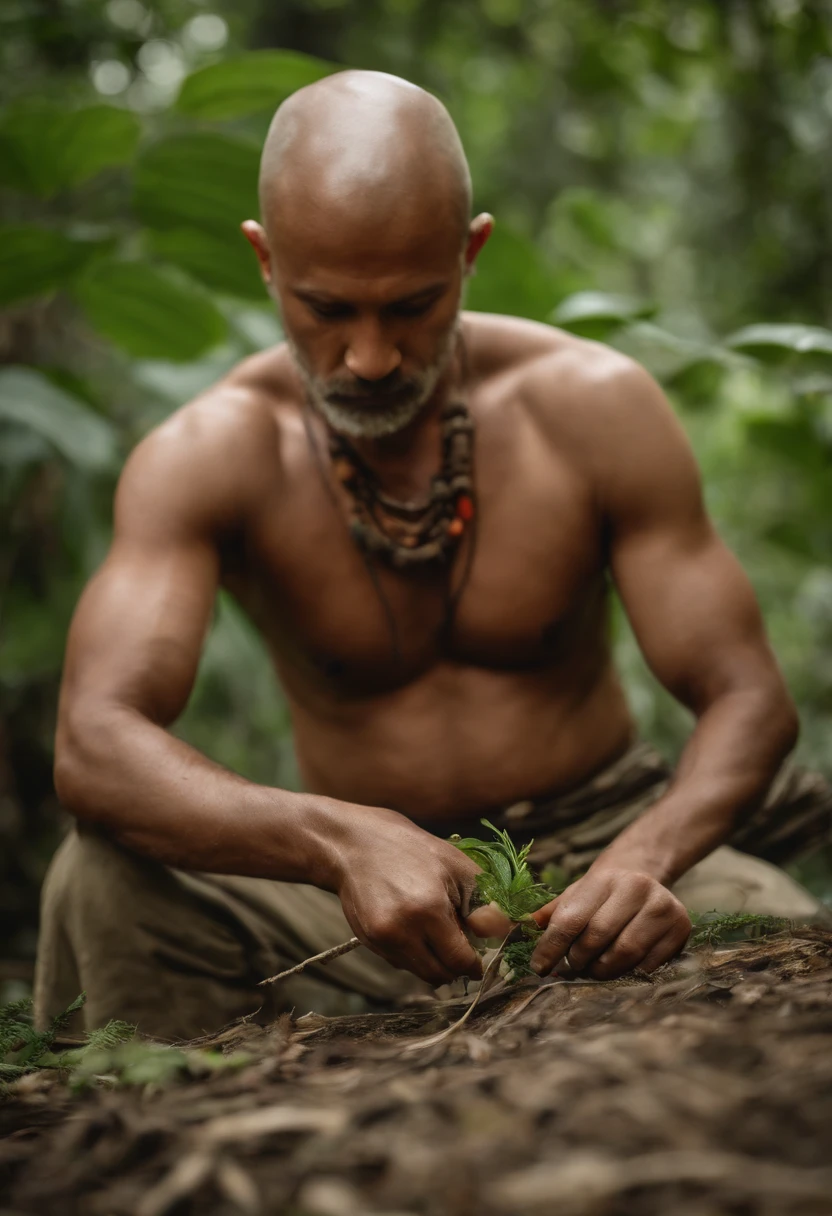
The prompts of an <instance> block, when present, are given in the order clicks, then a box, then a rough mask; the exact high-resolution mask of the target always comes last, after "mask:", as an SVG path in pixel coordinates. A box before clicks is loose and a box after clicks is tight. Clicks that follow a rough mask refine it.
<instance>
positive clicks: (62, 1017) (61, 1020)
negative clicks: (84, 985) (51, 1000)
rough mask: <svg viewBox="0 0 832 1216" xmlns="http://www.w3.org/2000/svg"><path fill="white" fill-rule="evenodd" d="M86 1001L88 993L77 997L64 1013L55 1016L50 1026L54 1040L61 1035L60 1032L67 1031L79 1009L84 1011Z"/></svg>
mask: <svg viewBox="0 0 832 1216" xmlns="http://www.w3.org/2000/svg"><path fill="white" fill-rule="evenodd" d="M86 1001H87V994H86V992H81V993H79V995H78V996H76V998H75V1000H74V1001H73V1002H72V1003H71V1004H70V1005H68V1006H67V1007H66V1009H65V1010H64V1011H63V1013H56V1014H55V1016H54V1018H53V1019H52V1021H51V1023H50V1026H49V1030H50V1032H51V1034H52V1037H53V1038H54V1037H55V1035H56V1034H58V1033H59V1031H61V1030H66V1028H67V1026H68V1025H69V1021H70V1018H71V1017H72V1015H73V1013H77V1012H78V1010H79V1009H82V1008H83V1007H84V1005H85V1004H86Z"/></svg>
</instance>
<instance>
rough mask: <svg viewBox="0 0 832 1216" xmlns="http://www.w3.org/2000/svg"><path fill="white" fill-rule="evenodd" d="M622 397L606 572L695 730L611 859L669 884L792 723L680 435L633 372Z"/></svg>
mask: <svg viewBox="0 0 832 1216" xmlns="http://www.w3.org/2000/svg"><path fill="white" fill-rule="evenodd" d="M620 392H621V394H622V400H621V408H620V414H621V416H622V417H621V425H622V433H621V434H620V435H619V436H618V441H619V442H620V445H621V446H620V457H619V459H617V460H616V462H615V465H614V470H611V471H610V474H609V477H608V478H607V481H606V494H607V501H606V507H607V512H608V518H609V523H610V531H611V551H610V561H611V566H612V572H613V576H614V578H615V581H616V584H617V586H618V589H619V592H620V594H621V598H622V600H623V603H624V606H625V608H626V610H627V614H628V616H629V618H630V621H631V623H632V626H633V630H634V632H635V634H636V638H637V639H638V642H639V645H640V647H641V649H642V652H643V654H644V656H645V658H646V659H647V661H648V663H649V665H650V667H651V669H652V671H653V672H654V674H655V675H656V676H657V677H658V679H659V680H661V682H662V683H663V684H664V685H665V687H666V688H667V689H669V691H670V692H672V693H673V694H674V696H675V697H676V698H677V699H678V700H679V701H681V702H682V703H683V704H684V705H686V706H687V707H688V708H689V709H691V710H692V711H693V712H694V714H695V715H696V717H697V724H696V728H695V730H694V732H693V734H692V736H691V738H690V740H689V742H688V745H687V747H686V748H685V750H684V752H683V754H682V757H681V760H680V762H679V765H678V768H677V771H676V775H675V778H674V781H673V784H672V786H671V789H670V791H669V792H668V794H667V795H666V796H665V797H664V798H663V799H662V800H661V801H660V802H659V803H657V804H656V806H655V807H654V808H653V809H652V810H651V811H650V812H648V813H647V814H646V815H645V816H644V817H643V818H642V819H641V820H639V821H638V823H637V824H635V825H633V827H632V828H631V829H629V830H628V831H627V832H626V833H622V835H621V836H620V837H619V838H618V840H617V841H616V842H615V844H614V845H613V846H612V847H611V848H610V850H609V852H608V860H615V862H616V863H623V862H624V861H628V862H632V863H634V864H637V865H638V866H639V867H640V868H643V869H645V870H647V871H648V872H649V873H650V874H652V875H654V876H655V877H656V878H658V879H659V881H660V882H662V883H666V884H667V885H671V884H672V883H673V882H674V881H675V880H676V879H677V878H679V877H680V876H681V875H682V874H684V873H685V871H686V870H688V869H689V868H690V867H691V866H692V865H694V864H695V863H696V862H697V861H700V860H701V859H702V858H703V857H704V856H706V854H707V853H709V852H710V851H711V850H712V849H714V848H715V847H716V846H717V845H719V844H721V843H723V841H724V840H725V839H726V838H727V837H728V836H729V835H730V833H731V829H732V827H733V825H734V823H735V821H736V819H737V816H738V815H740V814H741V813H742V812H743V811H745V810H748V809H750V808H751V807H753V806H754V804H755V803H756V802H758V801H759V800H760V799H761V798H763V797H764V796H765V794H766V792H767V790H768V787H769V784H770V783H771V780H772V778H773V777H774V776H775V774H776V772H777V770H778V768H779V767H780V765H781V764H782V762H783V759H784V758H785V756H786V754H787V753H788V751H789V750H790V749H791V748H792V747H793V745H794V742H795V739H796V737H797V716H796V712H795V709H794V706H793V704H792V701H791V698H790V697H789V694H788V692H787V690H786V687H785V684H784V682H783V678H782V675H781V674H780V671H779V669H778V666H777V663H776V660H775V658H774V655H773V654H772V652H771V649H770V647H769V644H768V641H767V639H766V636H765V631H764V627H763V622H762V619H761V616H760V610H759V608H758V606H757V602H756V599H755V597H754V592H753V591H752V588H751V585H750V583H749V581H748V579H747V578H746V576H745V574H744V573H743V571H742V569H741V567H740V565H739V563H738V562H737V560H736V558H735V557H734V556H733V554H731V553H730V552H729V550H728V549H727V548H726V547H725V545H724V544H723V542H722V541H721V540H720V538H719V537H718V536H717V534H716V532H715V531H714V528H713V526H712V524H711V522H710V520H709V519H708V517H707V515H706V513H705V509H704V506H703V503H702V496H701V490H700V482H699V474H698V470H697V468H696V464H695V461H694V458H693V455H692V453H691V451H690V448H689V446H688V443H687V440H686V438H685V436H684V434H683V432H682V429H681V427H680V426H679V424H678V422H677V421H676V419H675V417H674V416H673V414H672V412H671V410H670V407H669V406H668V404H667V402H666V401H665V400H664V397H663V396H662V394H661V392H660V390H659V389H658V387H657V386H656V385H655V383H654V382H653V381H652V380H651V379H650V378H649V377H648V376H647V375H646V374H645V373H643V372H642V371H641V370H640V369H637V368H632V369H630V370H629V371H627V372H625V373H624V375H623V376H622V382H621V384H620ZM628 420H629V422H630V425H628ZM636 423H637V425H636ZM628 437H629V442H628Z"/></svg>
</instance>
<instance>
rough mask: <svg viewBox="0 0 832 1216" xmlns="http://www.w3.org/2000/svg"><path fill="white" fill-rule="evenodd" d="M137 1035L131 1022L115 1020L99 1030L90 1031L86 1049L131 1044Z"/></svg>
mask: <svg viewBox="0 0 832 1216" xmlns="http://www.w3.org/2000/svg"><path fill="white" fill-rule="evenodd" d="M135 1033H136V1027H135V1026H131V1025H130V1023H129V1022H119V1021H117V1020H116V1019H113V1020H112V1021H109V1022H108V1023H107V1025H106V1026H99V1027H98V1029H97V1030H90V1031H89V1032H88V1034H87V1040H86V1042H85V1044H84V1047H85V1048H87V1047H89V1048H92V1049H94V1050H98V1049H100V1048H110V1047H119V1046H120V1045H121V1044H122V1043H127V1042H129V1041H130V1039H132V1038H133V1037H134V1035H135Z"/></svg>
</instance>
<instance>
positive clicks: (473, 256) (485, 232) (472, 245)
mask: <svg viewBox="0 0 832 1216" xmlns="http://www.w3.org/2000/svg"><path fill="white" fill-rule="evenodd" d="M493 229H494V216H493V215H489V214H488V212H487V211H483V212H482V213H481V214H480V215H477V216H475V217H474V219H472V220H471V223H470V225H469V227H468V240H467V242H466V244H465V254H464V258H465V274H466V276H470V275H472V274H474V273H475V263H476V260H477V256H478V254H479V252H480V250H481V249H482V247H483V245H484V244H485V242H486V241H487V240H488V238H489V237H490V236H491V233H492V231H493Z"/></svg>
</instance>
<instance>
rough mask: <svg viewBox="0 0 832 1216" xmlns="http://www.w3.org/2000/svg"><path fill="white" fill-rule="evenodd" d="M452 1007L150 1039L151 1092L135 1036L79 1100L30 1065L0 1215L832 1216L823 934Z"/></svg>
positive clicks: (12, 1094)
mask: <svg viewBox="0 0 832 1216" xmlns="http://www.w3.org/2000/svg"><path fill="white" fill-rule="evenodd" d="M464 1007H465V1006H464V1004H463V1003H461V1002H456V1003H448V1004H445V1005H441V1006H438V1005H437V1004H436V1003H434V1004H433V1005H431V1006H427V1005H414V1006H412V1007H410V1008H408V1009H406V1010H405V1011H403V1012H400V1013H391V1014H372V1015H355V1016H351V1017H344V1018H331V1019H326V1018H322V1017H320V1016H318V1015H315V1014H309V1015H307V1016H306V1017H304V1018H300V1019H297V1020H293V1019H292V1018H291V1017H290V1016H289V1015H285V1016H284V1017H283V1018H281V1019H280V1020H278V1021H277V1022H275V1023H274V1024H273V1025H271V1026H269V1027H265V1028H264V1027H260V1026H257V1025H255V1024H253V1023H251V1022H242V1023H236V1024H234V1025H233V1026H231V1027H229V1028H227V1029H226V1030H225V1031H224V1032H222V1033H221V1034H219V1035H215V1036H213V1037H212V1038H210V1039H204V1040H199V1041H197V1042H196V1043H195V1044H193V1045H187V1046H188V1050H187V1051H185V1052H182V1051H180V1052H178V1053H177V1052H176V1050H175V1049H165V1050H166V1051H167V1052H168V1053H169V1054H168V1055H167V1056H165V1057H164V1058H165V1059H166V1060H168V1061H169V1062H170V1060H174V1062H175V1061H177V1060H178V1061H179V1067H178V1068H177V1069H172V1070H171V1073H170V1075H169V1076H168V1079H167V1081H165V1082H163V1081H162V1080H161V1079H160V1077H159V1076H158V1075H157V1074H156V1073H155V1072H154V1068H155V1067H156V1065H154V1064H152V1063H149V1061H152V1060H155V1059H156V1058H157V1057H158V1056H159V1055H160V1051H161V1049H157V1052H156V1056H152V1055H148V1056H147V1059H145V1060H144V1063H143V1062H142V1058H141V1057H140V1056H136V1055H135V1053H136V1051H139V1052H141V1051H142V1050H145V1051H147V1050H148V1049H146V1048H142V1047H141V1046H140V1045H136V1044H128V1045H127V1046H126V1047H125V1048H122V1049H120V1050H121V1051H123V1052H125V1051H126V1052H131V1051H132V1052H133V1053H134V1055H133V1057H132V1059H133V1064H132V1072H130V1070H129V1069H127V1068H124V1069H123V1071H122V1073H121V1074H120V1076H119V1073H118V1066H117V1063H116V1064H114V1065H113V1072H112V1075H109V1076H108V1075H106V1074H105V1075H104V1076H102V1075H100V1074H97V1075H95V1076H90V1075H88V1076H87V1079H86V1084H85V1085H84V1086H83V1087H82V1088H80V1089H79V1086H78V1078H77V1076H76V1079H75V1082H74V1088H73V1085H70V1084H68V1083H67V1078H66V1075H62V1074H61V1073H59V1072H57V1071H55V1070H43V1069H41V1070H38V1071H37V1072H33V1073H31V1074H29V1075H27V1076H25V1077H23V1078H21V1079H20V1080H19V1081H16V1082H14V1083H13V1084H12V1085H10V1086H8V1087H7V1092H6V1095H5V1097H4V1098H3V1099H2V1101H0V1213H2V1214H3V1216H11V1214H14V1216H29V1214H32V1216H35V1214H36V1216H76V1214H77V1216H196V1214H203V1213H205V1214H210V1216H240V1214H243V1216H256V1214H262V1216H271V1214H278V1213H279V1214H280V1216H284V1214H285V1216H290V1214H291V1216H359V1214H360V1213H386V1214H387V1216H404V1214H405V1213H418V1214H420V1216H473V1214H474V1213H477V1214H481V1216H525V1214H529V1216H537V1214H538V1213H539V1214H540V1216H543V1214H544V1213H546V1214H548V1213H555V1214H557V1216H713V1214H716V1213H726V1214H728V1213H730V1214H731V1216H758V1214H759V1216H785V1214H786V1213H788V1214H789V1216H816V1214H824V1216H828V1214H830V1213H832V934H830V933H828V932H825V931H820V930H814V929H807V930H802V931H800V932H799V933H796V934H791V935H783V936H779V937H774V938H768V939H761V940H756V941H753V942H744V943H741V944H739V945H735V946H728V947H716V948H704V949H700V950H698V951H696V952H694V953H692V954H690V955H688V956H686V957H683V959H682V960H681V961H679V962H677V963H675V964H673V965H671V966H668V967H666V968H664V969H663V970H662V971H661V972H659V973H657V974H656V975H655V976H654V977H652V982H649V981H648V980H646V979H644V980H640V981H639V980H636V981H633V980H630V981H617V982H614V983H609V984H601V983H592V982H580V981H571V982H568V981H559V980H556V981H551V980H550V981H540V980H537V979H533V978H530V979H527V980H523V981H521V982H520V983H519V984H517V985H515V986H513V987H510V988H508V989H506V988H505V987H504V986H498V987H497V988H495V989H493V990H492V991H491V992H490V993H489V994H488V995H487V996H485V997H484V998H483V1000H482V1001H481V1002H480V1004H479V1005H478V1007H477V1008H476V1010H475V1011H474V1013H473V1015H472V1016H471V1018H470V1019H469V1021H468V1022H467V1023H466V1024H465V1026H464V1027H461V1028H460V1029H459V1030H457V1031H455V1032H454V1033H451V1034H450V1035H447V1036H445V1037H444V1038H439V1039H437V1034H436V1032H437V1031H439V1030H441V1028H442V1027H444V1026H447V1025H450V1024H452V1023H453V1022H454V1021H455V1020H456V1019H457V1018H459V1016H460V1014H461V1013H462V1012H463V1011H464ZM206 1049H208V1050H207V1051H206ZM170 1052H173V1055H170ZM219 1053H222V1055H220V1054H219ZM114 1059H115V1057H114ZM200 1060H202V1061H211V1063H210V1065H209V1064H208V1063H205V1062H203V1063H202V1064H200V1063H199V1061H200ZM183 1061H186V1062H187V1063H186V1064H184V1065H183V1063H182V1062H183ZM220 1061H222V1062H223V1064H224V1065H225V1066H223V1067H217V1064H218V1062H220ZM122 1064H123V1061H122ZM93 1066H94V1067H100V1062H99V1065H95V1061H93ZM142 1069H144V1072H142ZM88 1073H89V1069H88ZM174 1073H175V1075H174ZM148 1078H149V1079H148ZM128 1080H129V1081H130V1082H132V1083H130V1084H126V1083H125V1081H128Z"/></svg>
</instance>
